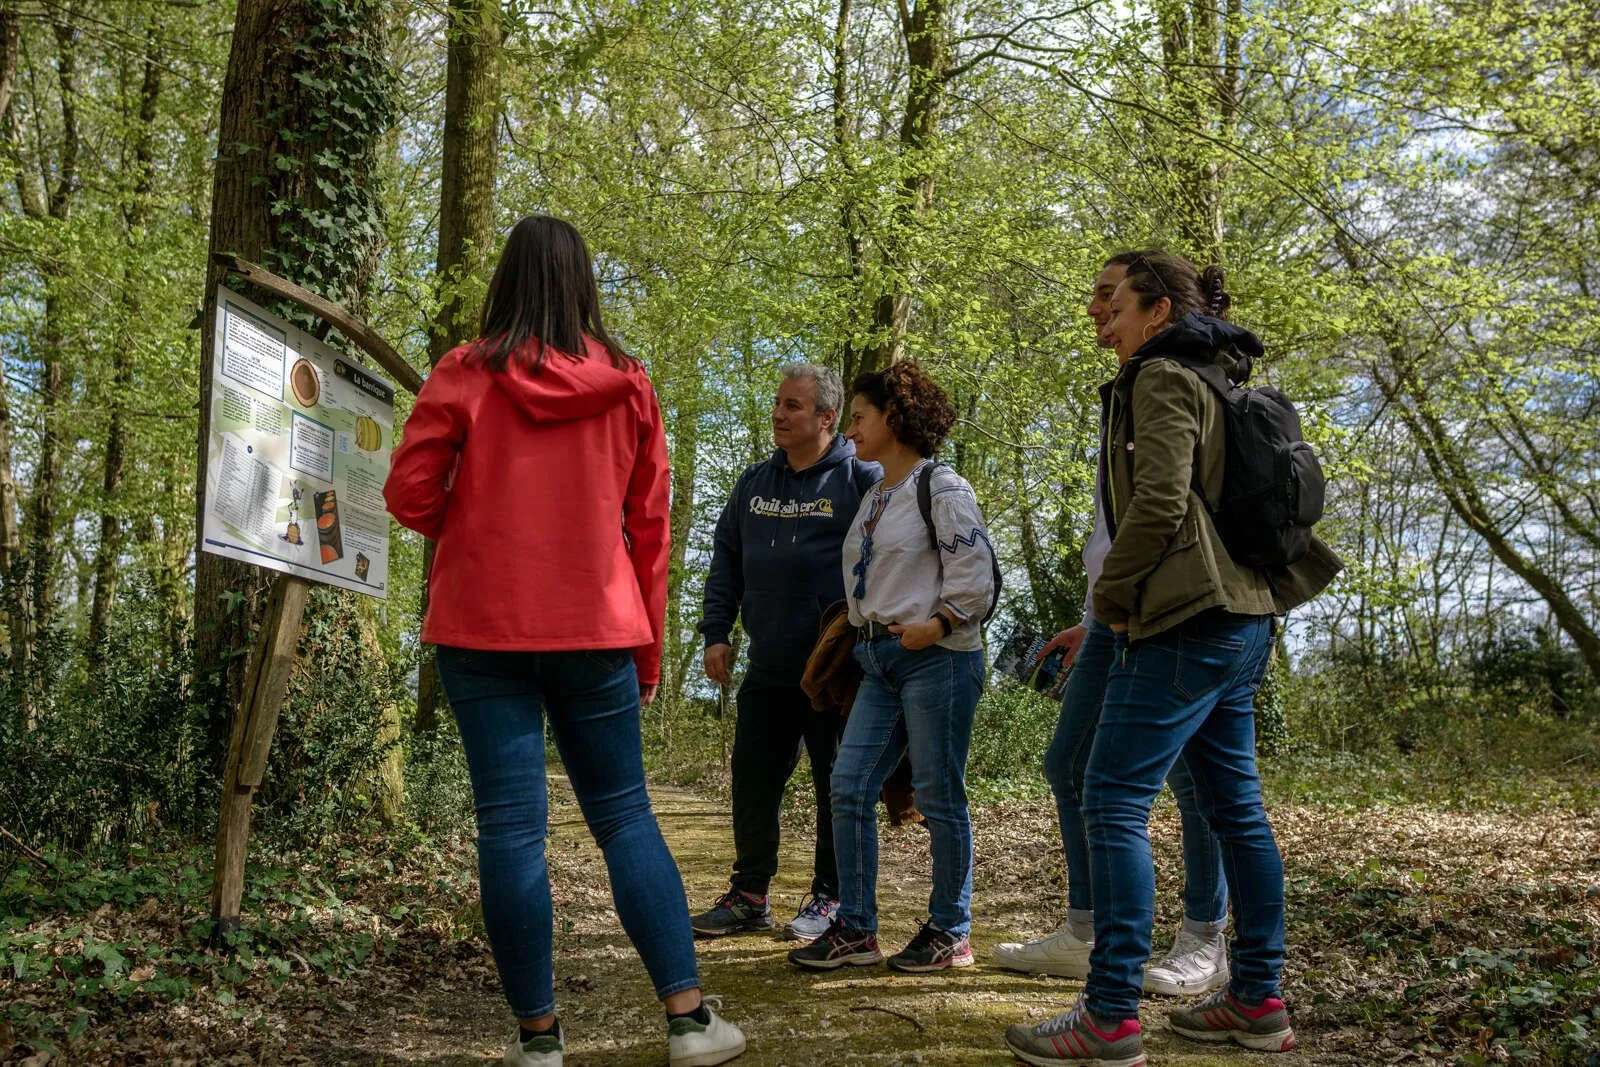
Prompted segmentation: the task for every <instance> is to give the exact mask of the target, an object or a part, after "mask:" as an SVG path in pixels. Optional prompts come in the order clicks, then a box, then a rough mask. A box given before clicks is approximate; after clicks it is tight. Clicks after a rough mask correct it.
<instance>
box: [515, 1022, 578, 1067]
mask: <svg viewBox="0 0 1600 1067" xmlns="http://www.w3.org/2000/svg"><path fill="white" fill-rule="evenodd" d="M565 1044H566V1041H565V1039H564V1038H563V1037H562V1036H561V1034H559V1033H555V1034H540V1035H539V1036H538V1037H535V1038H533V1039H532V1040H530V1041H523V1040H522V1032H521V1031H520V1030H519V1031H518V1032H517V1033H516V1034H515V1035H513V1036H512V1038H511V1044H510V1046H509V1047H508V1048H507V1049H506V1054H505V1059H504V1062H505V1063H506V1064H507V1065H508V1067H561V1050H562V1049H563V1048H564V1047H565Z"/></svg>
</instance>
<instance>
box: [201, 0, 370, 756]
mask: <svg viewBox="0 0 1600 1067" xmlns="http://www.w3.org/2000/svg"><path fill="white" fill-rule="evenodd" d="M383 35H384V6H383V5H382V4H380V3H378V2H377V0H349V2H347V3H345V4H343V5H339V6H328V5H322V4H318V3H314V2H312V0H239V4H238V8H237V10H236V14H235V21H234V32H233V47H232V51H231V53H230V55H229V58H228V72H227V76H226V78H225V80H224V84H223V94H222V110H221V123H220V126H219V130H218V138H217V143H218V145H219V146H220V148H219V150H218V156H217V166H216V177H215V182H214V185H213V187H212V203H211V241H210V251H211V252H228V253H233V254H235V255H238V256H241V257H243V258H245V259H248V260H250V261H252V262H256V263H261V264H263V265H264V266H266V267H267V268H268V269H269V270H272V271H274V272H276V273H279V274H281V275H283V276H284V277H286V278H289V279H290V280H291V281H295V282H298V283H300V284H302V285H305V286H306V287H307V288H309V289H312V290H313V291H315V292H317V293H319V294H320V295H322V296H325V297H327V298H328V299H330V300H332V301H334V302H336V303H341V304H344V305H345V306H346V307H351V308H352V310H355V309H356V308H358V307H359V303H360V298H361V294H362V293H363V292H364V290H365V286H366V283H367V282H368V280H369V279H370V277H371V274H372V270H373V269H374V267H375V265H376V259H377V252H378V241H379V237H380V234H381V230H380V228H379V227H378V225H377V223H378V221H379V218H378V204H377V198H376V191H375V185H376V177H375V175H376V163H377V148H378V144H379V139H380V137H381V134H382V131H383V130H384V129H385V128H386V127H387V125H388V112H387V108H388V106H389V104H388V101H389V96H388V95H387V94H388V92H389V91H390V89H392V83H391V82H390V81H389V80H388V79H390V78H391V77H392V76H391V74H390V72H389V68H388V66H387V62H386V60H385V59H384V52H383V40H384V36H383ZM330 98H332V99H339V100H340V101H341V103H343V104H344V105H345V108H344V109H343V110H344V113H343V114H342V115H341V116H340V118H339V119H338V121H337V122H335V121H330V117H329V109H328V106H327V104H328V101H329V99H330ZM351 112H354V114H352V113H351ZM207 262H208V269H207V274H206V288H205V292H204V294H203V296H204V300H205V307H206V321H207V323H210V322H211V321H213V316H214V313H215V301H216V288H217V285H218V284H219V283H220V282H221V281H222V280H223V277H224V271H223V269H222V268H221V267H220V266H218V265H217V264H216V263H215V262H214V261H212V260H210V259H209V258H208V261H207ZM358 313H359V312H358ZM213 349H214V336H213V332H212V331H211V330H210V329H206V330H203V331H202V335H201V354H200V418H199V426H198V435H197V439H196V447H197V450H198V459H199V462H198V472H197V476H196V481H195V530H196V534H197V536H198V534H199V532H200V531H201V530H203V529H204V519H205V516H204V506H205V485H206V458H207V450H208V448H207V446H208V444H209V441H210V435H211V415H212V395H211V394H212V390H211V378H212V361H213V359H214V357H215V352H214V351H213ZM270 585H271V583H270V581H269V580H268V577H267V572H264V571H262V570H261V569H259V568H257V567H254V566H251V565H249V564H245V563H239V562H236V561H234V560H230V559H224V558H223V557H221V556H216V555H213V554H211V553H209V552H204V551H199V550H198V546H197V552H196V557H195V579H194V591H195V592H194V635H195V669H196V674H197V678H198V679H199V681H200V682H201V684H202V687H209V688H208V697H209V700H210V703H211V706H212V715H211V716H210V719H209V722H210V723H211V724H212V730H211V736H210V737H209V738H208V744H209V750H210V757H211V761H212V764H213V767H215V768H216V769H219V770H220V768H221V763H222V761H223V759H224V757H225V754H226V751H227V744H228V731H229V718H230V716H231V714H232V713H233V710H234V709H235V708H237V707H238V706H239V704H240V700H241V697H242V695H243V690H244V682H245V670H244V667H245V659H246V656H245V655H243V653H244V652H245V650H246V649H247V648H248V645H249V643H250V634H251V632H252V631H253V630H254V629H255V628H256V627H257V625H258V624H259V622H260V620H261V617H262V612H263V609H264V607H265V598H266V594H267V591H268V589H269V588H270Z"/></svg>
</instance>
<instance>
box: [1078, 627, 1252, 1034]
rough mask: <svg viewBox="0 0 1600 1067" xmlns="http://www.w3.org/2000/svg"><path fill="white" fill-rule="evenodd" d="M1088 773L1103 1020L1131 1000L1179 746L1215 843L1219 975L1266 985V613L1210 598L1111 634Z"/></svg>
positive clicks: (1097, 992)
mask: <svg viewBox="0 0 1600 1067" xmlns="http://www.w3.org/2000/svg"><path fill="white" fill-rule="evenodd" d="M1115 648H1116V657H1115V660H1114V662H1113V663H1112V666H1111V672H1110V677H1109V679H1108V681H1107V684H1106V699H1105V705H1104V708H1103V710H1102V712H1101V715H1100V727H1099V729H1098V730H1097V731H1096V733H1095V739H1094V746H1093V748H1092V749H1091V751H1090V754H1089V767H1088V771H1087V772H1086V774H1085V777H1084V798H1083V819H1084V824H1085V826H1086V827H1087V828H1088V833H1089V865H1090V870H1091V874H1092V878H1093V881H1094V899H1095V901H1096V905H1097V906H1096V907H1095V912H1094V933H1095V945H1094V952H1093V954H1092V955H1091V956H1090V958H1089V980H1088V982H1087V983H1086V985H1085V987H1084V992H1085V996H1086V999H1087V1002H1088V1006H1089V1010H1090V1011H1092V1012H1093V1013H1094V1015H1095V1017H1096V1018H1097V1019H1099V1020H1100V1021H1102V1022H1109V1023H1115V1022H1118V1021H1120V1020H1123V1019H1131V1018H1135V1017H1137V1015H1138V1014H1139V996H1140V993H1141V992H1142V991H1143V975H1142V973H1141V970H1140V968H1141V967H1142V966H1143V965H1144V964H1145V962H1146V961H1148V960H1149V958H1150V924H1151V922H1152V920H1153V913H1154V911H1155V877H1154V872H1153V871H1152V869H1151V862H1150V837H1149V819H1150V805H1151V804H1152V803H1153V802H1154V801H1155V798H1156V794H1158V793H1159V792H1160V791H1161V783H1162V782H1163V781H1164V780H1165V779H1166V777H1167V775H1168V773H1169V772H1170V771H1171V770H1172V767H1173V765H1174V764H1176V763H1177V762H1178V759H1179V757H1180V756H1181V757H1182V758H1183V760H1184V762H1185V763H1187V764H1188V767H1189V773H1190V775H1191V776H1192V777H1193V780H1194V791H1195V798H1196V801H1197V803H1198V805H1199V808H1200V813H1201V815H1203V816H1204V817H1205V819H1206V821H1207V822H1208V823H1209V824H1210V825H1211V829H1212V832H1213V833H1215V834H1216V835H1217V838H1218V840H1219V841H1220V842H1221V844H1222V864H1223V868H1224V870H1225V871H1226V872H1227V876H1228V885H1229V886H1230V887H1231V889H1232V896H1233V922H1234V938H1233V945H1232V953H1231V960H1230V962H1231V970H1232V978H1231V980H1230V982H1229V988H1230V989H1231V990H1232V992H1233V994H1234V996H1236V997H1238V998H1239V999H1240V1000H1243V1001H1246V1002H1247V1003H1255V1002H1258V1001H1260V1000H1261V999H1262V998H1263V997H1269V996H1276V995H1277V992H1278V978H1279V975H1280V973H1281V972H1282V970H1283V858H1282V856H1280V855H1279V853H1278V844H1277V842H1276V841H1275V840H1274V839H1273V836H1272V827H1271V826H1269V825H1268V824H1267V813H1266V809H1265V808H1264V807H1263V806H1262V803H1261V779H1260V777H1259V775H1258V774H1257V773H1256V746H1255V710H1254V703H1255V694H1256V689H1257V688H1258V687H1259V686H1260V685H1261V677H1262V675H1263V674H1264V673H1265V672H1266V668H1267V656H1268V654H1269V653H1270V652H1271V649H1272V619H1271V617H1270V616H1242V615H1228V614H1225V613H1222V612H1208V613H1206V614H1205V615H1202V616H1200V617H1198V618H1197V619H1194V620H1192V621H1191V622H1190V623H1188V624H1185V625H1183V626H1180V627H1178V628H1176V629H1174V630H1169V631H1167V632H1165V633H1162V634H1157V635H1156V636H1155V637H1151V638H1147V639H1145V640H1142V641H1135V642H1132V643H1130V642H1129V641H1128V640H1127V637H1126V636H1125V635H1121V634H1119V635H1117V638H1116V642H1115Z"/></svg>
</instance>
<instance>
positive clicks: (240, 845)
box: [211, 574, 311, 942]
mask: <svg viewBox="0 0 1600 1067" xmlns="http://www.w3.org/2000/svg"><path fill="white" fill-rule="evenodd" d="M310 591H311V583H310V582H308V581H306V580H305V579H304V578H296V577H294V576H292V575H287V574H285V575H280V576H279V577H277V578H275V579H273V582H272V592H271V593H269V594H268V598H267V616H266V620H265V621H264V622H263V623H262V624H261V629H260V631H259V632H258V633H257V634H256V638H255V641H254V642H253V644H252V645H251V648H250V660H249V663H248V665H247V667H246V680H245V695H244V704H243V705H242V706H241V707H239V708H238V709H237V710H236V711H235V712H234V716H233V732H232V734H231V735H230V736H229V738H228V763H227V767H226V769H225V770H224V771H223V779H222V810H221V812H220V813H219V818H218V819H217V855H216V862H215V865H214V866H213V867H212V878H211V917H212V918H213V919H214V920H215V921H216V926H215V927H214V928H213V930H212V940H213V941H214V942H220V941H221V940H222V938H223V937H224V936H225V935H227V934H230V933H233V932H234V931H236V930H238V929H239V901H240V900H241V898H243V896H244V853H245V845H246V843H247V842H248V841H249V838H250V802H251V801H252V800H253V799H254V798H255V792H256V789H257V788H259V787H260V785H261V779H262V776H263V775H264V773H265V772H266V768H267V753H268V751H270V750H271V748H272V734H273V732H274V731H275V730H276V729H277V728H278V713H279V711H280V710H281V709H282V708H283V694H284V693H285V691H287V690H288V688H289V672H290V670H291V669H292V668H293V667H294V657H295V650H296V649H297V648H298V647H299V644H300V623H301V620H302V618H303V617H304V616H305V610H306V596H307V594H309V593H310Z"/></svg>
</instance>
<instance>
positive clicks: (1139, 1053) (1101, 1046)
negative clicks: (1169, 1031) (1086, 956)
mask: <svg viewBox="0 0 1600 1067" xmlns="http://www.w3.org/2000/svg"><path fill="white" fill-rule="evenodd" d="M1006 1047H1007V1048H1009V1049H1011V1051H1012V1052H1013V1053H1014V1054H1015V1055H1016V1057H1017V1059H1019V1060H1022V1061H1023V1062H1024V1063H1031V1064H1033V1065H1034V1067H1145V1065H1146V1064H1147V1063H1149V1061H1148V1060H1146V1059H1145V1055H1144V1033H1143V1032H1142V1031H1141V1030H1140V1028H1139V1020H1138V1019H1124V1020H1123V1021H1122V1022H1120V1023H1118V1024H1117V1025H1116V1026H1114V1027H1112V1028H1111V1029H1109V1030H1107V1029H1103V1028H1102V1027H1101V1026H1100V1024H1099V1023H1097V1022H1096V1021H1095V1020H1094V1019H1092V1018H1091V1017H1090V1016H1089V1012H1088V1009H1086V1008H1085V1007H1084V1005H1083V998H1082V997H1079V998H1078V1002H1077V1003H1076V1004H1074V1005H1073V1006H1072V1007H1071V1008H1069V1009H1068V1010H1067V1011H1065V1012H1063V1013H1061V1014H1060V1015H1057V1016H1056V1017H1055V1018H1054V1019H1046V1020H1045V1021H1044V1022H1042V1023H1040V1024H1039V1025H1037V1026H1028V1025H1027V1024H1025V1023H1017V1024H1015V1025H1013V1026H1011V1027H1010V1028H1009V1029H1008V1030H1006Z"/></svg>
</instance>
